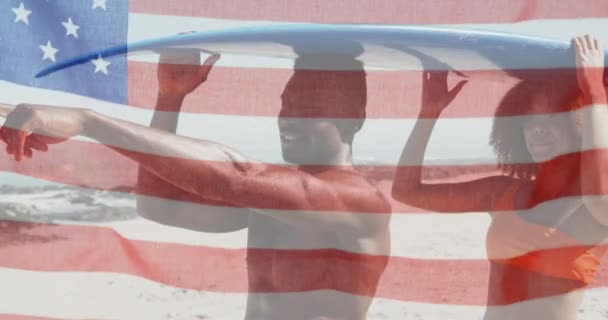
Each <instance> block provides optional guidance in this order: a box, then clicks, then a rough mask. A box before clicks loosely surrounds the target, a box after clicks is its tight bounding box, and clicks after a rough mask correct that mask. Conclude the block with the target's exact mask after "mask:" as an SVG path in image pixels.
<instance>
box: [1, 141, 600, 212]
mask: <svg viewBox="0 0 608 320" xmlns="http://www.w3.org/2000/svg"><path fill="white" fill-rule="evenodd" d="M592 153H595V154H596V156H605V154H606V153H608V150H597V151H587V152H585V153H573V154H568V155H564V156H560V157H558V158H555V159H554V160H551V161H550V162H547V163H546V165H545V166H544V168H545V170H546V171H547V172H551V174H549V175H548V176H549V179H548V180H547V183H545V184H543V185H544V188H543V189H542V190H543V193H542V195H541V194H536V193H535V194H534V195H533V197H534V199H533V201H530V202H529V203H525V204H521V205H520V206H518V207H510V208H501V209H502V210H514V209H527V208H530V207H531V206H534V205H536V204H538V203H541V202H544V201H547V200H553V199H559V198H561V197H566V196H577V195H582V190H581V188H580V184H578V183H577V182H578V176H579V175H578V173H577V172H578V171H577V170H578V167H577V166H578V161H579V157H580V155H581V154H592ZM149 157H159V156H156V155H149ZM174 160H175V162H176V163H179V162H180V161H184V160H183V159H182V160H180V159H177V158H174ZM188 161H189V162H190V161H193V162H200V164H201V165H204V164H205V163H213V164H218V163H217V162H211V161H206V160H188ZM219 164H220V165H221V164H222V163H219ZM195 165H196V164H195ZM226 165H229V164H226ZM274 166H275V167H276V168H277V169H281V168H283V169H284V168H289V167H293V166H289V165H274ZM357 168H358V169H359V170H360V171H362V172H363V174H364V175H366V176H368V177H369V178H370V179H372V180H376V181H379V182H380V187H381V189H382V190H383V191H384V192H385V193H386V195H387V197H388V198H391V197H390V187H391V181H392V178H393V172H394V169H395V168H394V166H358V167H357ZM425 168H426V169H429V170H430V172H429V173H427V177H430V178H432V177H433V175H435V178H437V177H439V178H440V179H442V180H445V179H446V177H455V176H463V175H464V176H465V177H467V175H468V177H469V178H472V177H475V176H476V177H479V176H488V175H492V174H495V173H496V171H495V169H494V168H493V167H492V166H490V165H453V166H426V167H425ZM565 168H570V169H567V170H566V169H565ZM137 169H138V166H137V165H136V163H135V162H133V161H131V160H129V159H127V158H126V157H123V156H122V155H119V154H118V153H117V152H115V151H113V150H111V149H109V148H107V147H105V146H104V145H101V144H98V143H92V142H85V141H78V140H69V141H67V142H64V143H61V144H57V145H52V146H51V150H50V151H49V152H46V153H40V152H37V153H36V154H35V155H34V157H33V159H25V160H24V161H22V162H15V161H14V160H13V159H12V158H11V156H9V155H8V154H6V153H5V152H0V170H2V171H9V172H14V173H19V174H24V175H28V176H32V177H36V178H41V179H46V180H50V181H55V182H60V183H65V184H69V185H76V186H83V187H87V188H93V189H101V190H111V189H113V188H116V187H119V186H134V185H135V181H136V177H137ZM589 170H591V169H589ZM589 174H590V175H591V173H589ZM597 174H600V175H603V174H602V173H597ZM460 181H462V179H460ZM563 181H570V182H571V184H572V187H571V188H569V189H568V190H566V189H564V188H563ZM123 190H124V189H123ZM539 190H540V189H539ZM140 192H141V193H143V194H146V195H150V196H159V197H166V198H170V199H171V198H175V196H174V195H170V194H171V193H168V192H167V191H166V190H165V189H164V188H163V187H154V186H152V187H150V186H149V187H147V188H142V189H141V190H140ZM602 192H603V191H602V190H587V191H586V193H585V194H586V195H600V194H603V193H602ZM545 194H546V196H545ZM176 200H182V201H191V202H195V203H203V204H204V203H207V204H213V202H209V201H208V200H205V199H201V198H200V197H197V196H194V195H183V194H182V195H180V196H179V198H178V199H176ZM451 200H455V201H459V200H461V199H451ZM442 201H450V199H449V198H446V199H442ZM392 203H393V205H394V206H393V211H394V212H421V209H413V208H410V207H408V206H404V205H401V204H399V203H397V202H394V201H393V202H392ZM478 206H479V208H477V209H478V210H472V211H474V212H478V211H488V210H492V209H495V208H487V207H482V206H481V205H478ZM514 206H515V205H514ZM247 207H251V208H267V209H281V210H300V209H302V208H293V207H277V205H276V204H274V203H268V201H265V199H259V200H258V201H257V202H255V203H252V204H251V205H250V206H247ZM471 207H475V204H471ZM328 210H331V208H328ZM354 211H356V210H354ZM362 211H365V210H362Z"/></svg>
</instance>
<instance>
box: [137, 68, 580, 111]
mask: <svg viewBox="0 0 608 320" xmlns="http://www.w3.org/2000/svg"><path fill="white" fill-rule="evenodd" d="M128 66H129V77H128V78H129V79H128V84H129V90H128V91H129V100H128V101H129V105H132V106H136V107H141V108H145V109H152V108H154V106H155V103H156V97H157V92H158V83H157V77H156V64H154V63H147V62H135V61H130V62H129V65H128ZM334 72H340V71H334ZM342 72H343V71H342ZM518 72H520V73H522V74H523V73H525V74H528V75H530V76H532V75H533V76H534V77H536V78H544V79H566V78H568V77H570V76H571V75H572V74H573V73H572V70H555V69H551V70H519V71H518ZM467 73H468V74H469V75H470V78H471V80H470V81H469V83H468V84H467V85H466V86H465V87H464V89H463V90H462V91H461V92H460V94H459V95H458V96H457V97H456V99H455V100H454V101H453V102H452V104H451V105H450V107H449V108H447V109H446V110H445V111H444V112H443V113H442V115H441V117H442V118H470V117H491V116H493V115H494V113H495V111H496V108H497V106H498V104H499V102H500V100H501V99H502V97H503V96H504V95H505V93H506V92H507V90H509V89H510V88H511V87H512V86H513V84H514V83H515V82H514V80H513V79H509V78H506V77H505V76H504V73H503V71H500V70H480V71H470V72H467ZM292 74H293V71H292V70H287V69H277V68H234V67H221V66H215V67H214V68H213V70H212V71H211V73H210V75H209V78H208V80H207V81H206V82H205V83H204V84H203V85H201V86H200V87H199V88H198V89H197V90H195V91H194V92H193V93H191V94H190V95H189V96H188V97H187V98H186V101H185V102H184V106H183V108H182V111H184V112H191V113H211V114H226V115H241V116H271V117H274V116H277V115H278V114H279V111H280V109H281V93H282V92H283V89H284V88H285V84H286V83H287V80H288V79H289V77H290V76H291V75H292ZM570 78H572V79H574V78H573V77H570ZM488 79H492V80H488ZM421 80H422V75H421V72H420V71H399V72H397V71H368V72H367V107H366V111H367V118H389V119H391V118H416V117H417V116H418V113H419V110H420V95H421V88H422V82H421ZM460 80H462V78H458V77H453V79H450V86H452V85H454V84H455V83H456V82H458V81H460ZM572 83H573V84H574V83H575V82H572ZM521 109H522V108H514V110H512V111H511V112H507V113H505V114H503V115H501V116H508V115H517V114H521V113H522V112H523V111H522V110H521ZM556 111H558V110H556ZM532 112H539V111H532ZM526 113H530V111H526ZM302 117H310V115H302ZM322 117H327V118H330V117H342V118H357V117H359V116H358V114H355V113H352V114H348V113H345V112H344V111H343V110H341V108H338V107H336V106H334V108H328V109H324V113H323V114H322Z"/></svg>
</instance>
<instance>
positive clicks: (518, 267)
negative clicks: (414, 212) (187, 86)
mask: <svg viewBox="0 0 608 320" xmlns="http://www.w3.org/2000/svg"><path fill="white" fill-rule="evenodd" d="M573 46H574V48H575V52H576V64H577V70H576V79H577V81H569V80H574V79H564V78H560V79H548V80H545V81H532V80H527V81H522V82H520V83H518V84H517V85H515V86H514V87H513V88H512V89H511V90H510V91H509V92H508V93H507V94H506V95H505V96H504V97H503V99H502V100H501V102H500V105H499V107H498V109H497V111H496V117H495V121H494V125H493V130H492V135H491V140H490V143H491V144H492V145H493V146H494V150H495V152H496V154H497V158H498V160H499V164H500V168H501V169H502V171H503V174H501V175H496V176H491V177H486V178H482V179H478V180H473V181H468V182H457V183H439V184H437V183H434V184H428V183H424V182H423V181H422V180H421V177H422V166H421V164H422V162H423V159H424V153H425V150H426V146H427V144H428V141H429V137H430V135H431V132H432V130H433V126H434V124H435V120H436V119H437V118H438V117H439V115H440V113H441V112H442V111H443V110H444V109H445V108H446V107H447V106H448V105H449V104H450V102H451V101H452V100H453V99H454V97H455V96H456V95H457V94H458V92H459V91H460V90H461V89H462V87H463V86H464V84H465V82H461V83H459V84H458V85H456V86H455V87H454V88H453V89H451V90H448V87H447V72H424V73H423V93H422V103H423V104H422V106H423V108H422V109H421V114H420V120H419V121H418V122H417V123H416V125H415V127H414V130H413V131H412V134H411V135H410V137H409V139H408V141H407V143H406V146H405V148H404V150H403V153H402V156H401V160H400V166H399V168H398V170H397V172H396V174H395V178H394V184H393V190H392V193H393V197H394V198H395V199H397V200H398V201H400V202H403V203H405V204H408V205H412V206H415V207H420V208H424V209H427V210H432V211H436V212H453V213H456V212H478V211H489V212H490V215H491V217H492V222H491V224H490V228H489V230H488V233H487V237H486V251H487V256H488V260H489V261H490V276H489V288H488V299H487V305H488V306H489V308H487V310H486V314H485V319H518V318H522V319H576V317H577V311H578V307H579V305H580V302H581V300H582V296H583V290H580V289H582V288H585V287H587V286H588V285H589V284H591V283H592V282H593V280H594V278H595V276H596V274H597V272H598V269H599V266H600V259H601V257H602V255H603V254H604V252H605V251H606V249H605V248H604V247H603V246H601V245H600V244H601V243H602V241H604V240H605V239H606V238H607V237H608V210H607V209H608V199H607V198H606V197H604V196H605V195H608V173H605V172H602V170H601V168H602V167H606V165H607V164H608V153H607V152H606V151H605V150H606V148H607V147H608V127H607V128H604V127H605V125H604V124H605V123H608V106H607V97H606V91H605V89H604V83H603V63H604V52H603V49H602V48H601V46H600V45H599V42H598V41H597V40H596V39H594V38H593V37H591V36H588V35H587V36H585V37H578V38H574V39H573ZM572 78H574V77H572ZM577 84H578V85H577ZM515 115H517V116H515ZM413 164H418V165H413ZM583 168H584V170H583ZM438 200H441V201H438Z"/></svg>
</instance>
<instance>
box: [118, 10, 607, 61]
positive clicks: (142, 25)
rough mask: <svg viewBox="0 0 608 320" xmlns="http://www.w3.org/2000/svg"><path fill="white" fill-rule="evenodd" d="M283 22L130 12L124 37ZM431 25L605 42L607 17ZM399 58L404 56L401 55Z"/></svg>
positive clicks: (140, 57)
mask: <svg viewBox="0 0 608 320" xmlns="http://www.w3.org/2000/svg"><path fill="white" fill-rule="evenodd" d="M285 24H293V23H289V22H276V21H259V20H258V21H252V20H235V19H215V18H205V17H183V16H168V15H155V14H144V13H131V14H129V33H128V41H129V43H131V42H134V41H141V40H146V39H151V38H157V37H162V36H169V35H174V34H178V33H182V32H189V31H213V30H221V29H225V28H235V27H250V26H278V25H285ZM435 26H442V27H455V28H462V29H472V30H475V29H477V30H487V31H497V32H506V33H517V34H524V35H530V36H538V37H545V38H552V39H557V40H565V41H569V40H570V39H571V38H572V37H574V36H579V35H584V34H587V33H589V32H592V33H593V35H594V36H596V37H598V38H599V39H600V40H601V41H602V42H604V43H608V31H607V30H608V19H605V18H594V19H591V18H589V19H547V20H529V21H523V22H517V23H494V24H453V25H435ZM438 54H441V52H438ZM397 57H399V55H397ZM403 58H404V59H405V58H406V57H405V56H404V57H403ZM129 59H131V60H133V61H146V62H158V55H156V54H153V53H141V54H136V55H133V56H131V57H130V58H129ZM484 61H485V59H484V58H482V57H479V59H477V61H467V62H466V63H464V62H463V64H464V65H467V66H469V67H468V68H466V69H467V70H476V69H481V70H486V69H494V68H496V66H495V65H494V64H490V63H489V62H487V61H485V62H484ZM217 65H223V66H238V67H258V68H288V69H291V68H293V63H292V62H291V61H290V60H287V59H279V58H264V57H256V56H251V55H249V56H247V55H223V56H222V58H221V59H220V60H219V61H218V63H217ZM419 67H421V66H419Z"/></svg>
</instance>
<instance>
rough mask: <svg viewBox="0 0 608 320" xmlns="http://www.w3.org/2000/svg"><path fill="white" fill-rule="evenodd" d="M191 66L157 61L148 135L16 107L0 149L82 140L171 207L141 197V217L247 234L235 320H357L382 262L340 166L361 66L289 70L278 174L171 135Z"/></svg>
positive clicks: (355, 113) (379, 244)
mask: <svg viewBox="0 0 608 320" xmlns="http://www.w3.org/2000/svg"><path fill="white" fill-rule="evenodd" d="M317 58H318V57H317ZM190 59H193V61H192V62H194V63H193V64H170V63H161V64H159V69H158V80H159V87H160V90H159V93H158V100H157V109H159V110H162V111H168V112H163V113H160V112H158V111H157V112H156V113H155V115H154V119H153V121H152V127H153V128H148V127H145V126H140V125H137V124H133V123H130V122H126V121H122V120H117V119H113V118H110V117H107V116H104V115H101V114H99V113H96V112H94V111H91V110H89V109H74V108H64V107H56V106H44V105H31V104H21V105H19V106H17V107H16V108H15V109H14V110H12V111H11V112H10V113H9V114H8V116H7V120H6V122H5V125H4V127H2V129H0V130H1V131H0V133H1V137H2V140H4V141H5V142H6V144H7V151H8V152H9V153H10V154H13V155H14V158H15V160H16V161H21V160H23V159H24V156H25V157H32V156H33V151H32V149H35V150H41V151H45V150H47V148H48V144H52V143H60V142H61V141H64V140H65V139H68V138H70V137H73V136H77V135H82V136H86V137H89V138H92V139H94V140H97V141H99V142H100V143H102V144H104V145H106V146H108V147H110V148H112V149H114V150H116V151H117V152H119V153H121V154H122V155H124V156H126V157H129V158H130V159H132V160H134V161H136V162H138V163H139V166H140V169H139V170H140V171H139V190H140V193H142V194H152V195H157V196H160V197H165V198H169V199H172V200H175V199H177V200H182V201H179V202H178V201H162V200H159V198H154V197H142V196H140V197H138V210H139V212H140V214H141V215H143V216H144V217H146V218H148V219H151V220H154V221H158V222H161V223H164V224H169V225H173V226H179V227H183V228H188V229H194V230H199V231H205V232H227V231H234V230H238V229H242V228H248V229H249V232H248V248H249V249H248V257H247V266H248V274H249V280H248V281H249V283H248V285H249V292H250V294H249V297H248V303H247V309H246V315H245V318H246V319H281V320H283V319H349V320H350V319H365V318H366V314H367V311H368V308H369V305H370V303H371V301H372V298H373V296H374V294H375V291H376V287H377V284H378V281H379V278H380V275H381V274H382V272H383V271H384V268H385V267H386V263H387V261H388V254H389V233H388V223H389V219H390V210H391V209H390V205H389V203H388V201H387V200H386V198H385V197H384V196H383V195H382V194H381V192H380V191H379V189H378V188H377V187H376V186H375V185H374V184H372V183H370V182H369V181H368V180H366V179H365V178H364V177H363V176H362V175H361V174H359V173H357V172H356V171H355V170H354V168H353V166H352V162H351V145H352V140H353V137H354V135H355V133H356V132H357V131H358V130H359V128H360V127H361V125H362V123H363V119H364V117H365V103H366V84H365V72H364V71H363V70H362V65H361V64H360V63H359V62H358V61H356V60H354V59H352V58H346V59H351V60H352V61H351V63H352V65H353V66H356V68H353V69H358V70H357V71H350V72H339V71H304V70H298V69H297V67H298V64H299V63H302V62H303V61H304V60H306V58H300V59H298V61H297V62H296V71H295V72H294V74H293V76H292V77H291V78H290V80H289V82H288V84H287V85H286V87H285V90H284V91H283V94H282V96H281V98H282V109H281V113H280V115H279V120H278V125H279V130H280V133H281V148H282V154H283V158H284V159H285V160H286V161H287V162H290V163H292V164H294V165H293V166H283V165H272V164H264V163H257V162H254V161H252V160H250V159H248V158H247V157H245V156H244V155H242V154H240V153H239V152H237V151H236V150H234V149H231V148H229V147H228V146H225V145H222V144H219V143H215V142H212V141H206V140H198V139H192V138H187V137H183V136H179V135H176V134H175V129H176V126H177V116H178V113H179V111H180V108H181V104H182V101H183V100H184V98H185V97H186V95H187V94H189V93H190V92H192V91H193V90H194V89H195V88H197V87H198V86H199V85H200V84H201V83H203V82H204V81H205V80H206V79H207V75H208V73H209V71H210V70H211V68H212V65H213V63H214V62H215V60H216V59H217V57H211V58H209V59H208V60H207V61H206V62H205V63H204V64H203V65H202V66H201V65H200V61H199V62H198V63H196V62H197V61H196V60H197V59H200V58H199V57H198V55H196V56H190ZM341 59H342V58H341ZM237 94H238V93H237ZM328 112H329V113H328ZM5 113H8V112H6V111H5ZM336 116H337V117H340V118H351V119H348V120H344V119H341V120H337V119H335V117H336ZM332 117H334V119H332ZM188 200H190V202H188ZM196 203H199V204H200V203H202V204H205V205H211V206H213V205H221V207H219V206H218V207H217V210H202V209H201V208H203V206H198V205H197V204H196ZM206 208H209V207H206ZM260 248H263V249H260ZM318 248H320V249H324V250H316V251H311V250H301V249H318ZM209 258H210V259H212V258H213V257H209Z"/></svg>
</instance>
